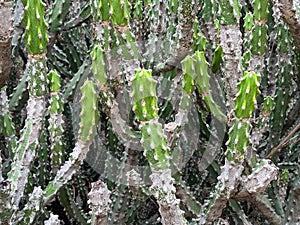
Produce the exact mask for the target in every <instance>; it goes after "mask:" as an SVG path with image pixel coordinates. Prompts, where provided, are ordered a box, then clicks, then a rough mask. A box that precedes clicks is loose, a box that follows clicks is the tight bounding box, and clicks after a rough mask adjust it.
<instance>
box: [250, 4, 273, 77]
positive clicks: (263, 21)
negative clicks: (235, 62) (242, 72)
mask: <svg viewBox="0 0 300 225" xmlns="http://www.w3.org/2000/svg"><path fill="white" fill-rule="evenodd" d="M268 2H269V1H268V0H254V1H253V8H254V12H253V22H254V26H253V28H252V38H251V59H250V70H253V71H255V72H256V73H259V74H262V72H263V69H264V68H263V65H264V55H265V52H266V48H267V39H268V35H267V29H268V27H267V20H268V14H269V10H268V7H269V4H268Z"/></svg>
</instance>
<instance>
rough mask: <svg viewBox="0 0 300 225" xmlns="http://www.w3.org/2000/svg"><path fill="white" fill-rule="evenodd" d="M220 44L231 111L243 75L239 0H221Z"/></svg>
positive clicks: (229, 109)
mask: <svg viewBox="0 0 300 225" xmlns="http://www.w3.org/2000/svg"><path fill="white" fill-rule="evenodd" d="M218 3H219V11H220V15H219V16H220V24H221V27H220V46H221V47H222V49H223V53H224V63H225V67H224V73H225V87H226V89H227V92H226V93H227V95H226V100H227V105H228V111H229V112H230V111H231V110H232V109H233V107H234V98H235V96H236V95H237V82H238V81H239V79H240V77H241V76H242V74H241V73H242V71H241V65H240V58H241V54H242V43H243V41H242V33H241V31H240V28H239V19H240V3H239V1H237V0H230V1H227V0H219V1H218Z"/></svg>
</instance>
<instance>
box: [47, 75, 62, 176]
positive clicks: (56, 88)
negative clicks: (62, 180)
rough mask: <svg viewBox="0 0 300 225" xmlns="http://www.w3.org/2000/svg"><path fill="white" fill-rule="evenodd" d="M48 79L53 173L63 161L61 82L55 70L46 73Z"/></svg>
mask: <svg viewBox="0 0 300 225" xmlns="http://www.w3.org/2000/svg"><path fill="white" fill-rule="evenodd" d="M48 79H49V81H50V94H51V99H50V108H49V112H50V118H49V128H48V129H49V133H50V142H51V166H52V172H53V173H55V172H56V171H57V170H58V168H59V167H60V166H61V165H62V163H63V162H64V146H63V140H62V138H63V132H64V129H63V125H64V121H63V114H62V113H63V102H62V96H61V93H60V90H61V84H60V83H61V82H60V76H59V74H58V73H57V71H54V70H52V71H50V72H49V74H48Z"/></svg>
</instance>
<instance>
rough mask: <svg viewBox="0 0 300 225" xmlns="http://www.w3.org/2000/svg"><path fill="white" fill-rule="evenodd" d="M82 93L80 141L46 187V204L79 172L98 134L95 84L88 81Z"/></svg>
mask: <svg viewBox="0 0 300 225" xmlns="http://www.w3.org/2000/svg"><path fill="white" fill-rule="evenodd" d="M81 92H82V98H81V101H80V105H81V114H80V129H79V134H78V140H77V142H76V145H75V148H74V150H73V152H72V153H71V154H70V157H69V159H68V160H67V161H66V162H65V164H64V165H63V166H61V167H60V169H59V170H58V171H57V174H56V176H55V177H54V179H53V180H52V181H51V182H50V183H49V184H48V186H47V187H46V189H45V196H44V202H45V203H49V201H51V200H52V199H53V197H54V196H55V194H56V193H57V191H58V190H59V189H60V188H61V187H62V186H63V185H64V184H65V183H66V182H68V181H69V180H70V179H71V178H72V176H73V175H74V173H76V172H77V170H78V169H79V167H80V165H81V164H82V163H83V160H84V159H85V157H86V154H87V152H88V149H89V146H90V144H91V141H92V140H93V138H94V136H95V134H96V125H97V124H98V106H97V105H98V98H97V93H96V89H95V85H94V83H93V82H92V81H89V80H86V81H85V83H84V85H83V86H82V88H81Z"/></svg>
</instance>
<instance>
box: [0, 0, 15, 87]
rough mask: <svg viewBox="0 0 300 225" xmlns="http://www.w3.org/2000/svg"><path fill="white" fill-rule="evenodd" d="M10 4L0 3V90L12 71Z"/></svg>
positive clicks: (11, 12)
mask: <svg viewBox="0 0 300 225" xmlns="http://www.w3.org/2000/svg"><path fill="white" fill-rule="evenodd" d="M12 6H13V4H12V2H0V52H1V55H0V88H1V87H3V86H4V84H5V83H6V80H7V79H8V77H9V75H10V72H11V69H12V66H13V64H12V52H11V51H12V46H11V33H12V14H13V11H12V10H13V8H12Z"/></svg>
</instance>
